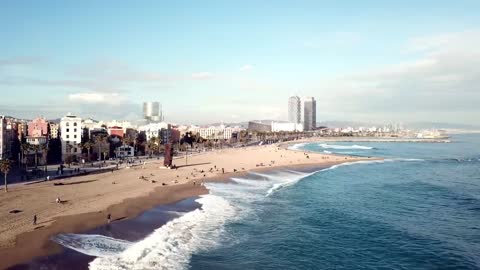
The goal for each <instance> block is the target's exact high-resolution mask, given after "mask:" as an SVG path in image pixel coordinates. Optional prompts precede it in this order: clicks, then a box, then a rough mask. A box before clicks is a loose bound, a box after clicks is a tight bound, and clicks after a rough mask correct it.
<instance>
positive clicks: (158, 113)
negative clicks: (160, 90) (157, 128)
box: [143, 102, 163, 122]
mask: <svg viewBox="0 0 480 270" xmlns="http://www.w3.org/2000/svg"><path fill="white" fill-rule="evenodd" d="M143 117H144V118H145V119H146V120H147V121H152V122H159V121H163V112H162V108H161V105H160V103H159V102H144V103H143Z"/></svg>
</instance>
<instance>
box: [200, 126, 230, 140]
mask: <svg viewBox="0 0 480 270" xmlns="http://www.w3.org/2000/svg"><path fill="white" fill-rule="evenodd" d="M191 131H193V132H194V133H196V134H198V135H200V137H202V138H204V139H209V140H230V139H231V138H232V133H233V132H234V131H236V129H235V128H232V127H227V126H225V125H219V126H209V127H192V128H191Z"/></svg>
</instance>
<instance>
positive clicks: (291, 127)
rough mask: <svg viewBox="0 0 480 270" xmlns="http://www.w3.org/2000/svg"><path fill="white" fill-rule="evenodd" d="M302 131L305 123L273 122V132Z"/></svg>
mask: <svg viewBox="0 0 480 270" xmlns="http://www.w3.org/2000/svg"><path fill="white" fill-rule="evenodd" d="M281 131H286V132H302V131H303V124H301V123H292V122H272V132H281Z"/></svg>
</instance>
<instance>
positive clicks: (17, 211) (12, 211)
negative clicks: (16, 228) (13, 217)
mask: <svg viewBox="0 0 480 270" xmlns="http://www.w3.org/2000/svg"><path fill="white" fill-rule="evenodd" d="M21 212H23V211H22V210H18V209H14V210H11V211H9V213H10V214H18V213H21Z"/></svg>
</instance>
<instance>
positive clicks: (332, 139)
mask: <svg viewBox="0 0 480 270" xmlns="http://www.w3.org/2000/svg"><path fill="white" fill-rule="evenodd" d="M314 142H388V143H451V142H452V140H451V139H450V138H446V139H442V138H440V139H422V138H401V137H311V138H305V139H299V140H296V141H289V142H284V143H280V145H284V144H288V145H293V144H297V143H314Z"/></svg>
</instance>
